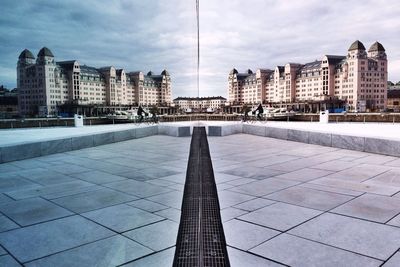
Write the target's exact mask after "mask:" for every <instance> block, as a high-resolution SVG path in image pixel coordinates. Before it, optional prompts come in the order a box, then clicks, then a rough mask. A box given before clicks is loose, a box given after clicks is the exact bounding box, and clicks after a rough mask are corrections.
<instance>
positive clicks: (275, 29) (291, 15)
mask: <svg viewBox="0 0 400 267" xmlns="http://www.w3.org/2000/svg"><path fill="white" fill-rule="evenodd" d="M399 14H400V2H399V1H398V0H363V1H359V0H336V1H333V0H332V1H321V0H302V1H297V0H296V1H294V0H281V1H276V0H273V1H272V0H218V1H216V0H200V45H201V48H200V49H201V52H200V53H201V55H200V57H201V59H200V61H201V63H200V65H201V67H200V68H201V71H200V95H202V96H207V95H223V96H226V94H227V93H226V88H227V75H228V73H229V71H230V70H231V69H232V68H233V67H235V68H237V69H238V70H239V71H245V70H246V69H248V68H250V69H252V70H256V69H257V68H274V67H275V66H276V65H278V64H279V65H283V64H285V63H287V62H299V63H306V62H310V61H314V60H316V59H320V58H321V57H322V56H323V55H324V54H338V55H345V54H346V52H347V49H348V47H349V46H350V44H351V43H352V42H353V41H355V40H357V39H359V40H361V41H362V42H363V43H364V45H365V46H366V48H367V49H368V48H369V46H370V45H371V44H372V43H373V42H374V41H376V40H378V41H379V42H381V43H382V44H383V46H384V47H385V48H386V53H387V55H388V59H389V80H392V81H399V80H400V36H399V33H400V18H399ZM195 15H196V13H195V0H192V1H189V0H157V1H156V0H147V1H144V0H120V1H117V0H115V1H112V0H109V1H99V0H79V1H78V0H68V1H58V0H43V1H39V0H30V1H16V0H1V8H0V43H1V45H0V84H4V85H6V86H7V87H9V88H13V87H15V86H16V69H15V68H16V62H17V59H18V55H19V53H20V52H21V51H22V50H23V49H25V48H28V49H30V50H31V51H32V52H33V53H34V54H37V53H38V51H39V49H40V48H41V47H43V46H47V47H48V48H50V49H51V50H52V52H53V54H54V55H55V57H56V60H57V61H61V60H71V59H77V60H78V61H79V62H80V63H81V64H86V65H91V66H94V67H101V66H109V65H113V66H115V67H117V68H124V69H126V70H127V71H136V70H142V71H144V72H146V73H147V71H149V70H152V71H153V72H156V73H160V72H161V71H162V70H163V69H164V68H165V69H167V70H168V71H169V72H170V74H171V76H172V80H173V97H177V96H196V95H197V89H196V51H197V50H196V17H195Z"/></svg>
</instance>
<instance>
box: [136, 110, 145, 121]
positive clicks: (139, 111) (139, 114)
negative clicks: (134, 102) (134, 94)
mask: <svg viewBox="0 0 400 267" xmlns="http://www.w3.org/2000/svg"><path fill="white" fill-rule="evenodd" d="M143 113H144V110H143V108H142V106H139V108H138V110H137V115H138V116H139V122H142V121H143Z"/></svg>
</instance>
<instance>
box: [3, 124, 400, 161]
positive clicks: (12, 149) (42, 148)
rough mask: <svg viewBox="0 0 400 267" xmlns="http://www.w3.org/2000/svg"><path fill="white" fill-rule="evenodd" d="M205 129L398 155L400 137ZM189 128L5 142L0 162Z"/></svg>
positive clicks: (246, 126)
mask: <svg viewBox="0 0 400 267" xmlns="http://www.w3.org/2000/svg"><path fill="white" fill-rule="evenodd" d="M206 130H208V135H209V136H227V135H232V134H238V133H246V134H252V135H257V136H265V137H271V138H276V139H282V140H289V141H295V142H302V143H308V144H315V145H322V146H330V147H335V148H342V149H349V150H357V151H364V152H369V153H376V154H383V155H390V156H396V157H400V140H390V139H380V138H372V137H361V136H350V135H341V134H333V133H320V132H312V131H305V130H297V129H288V128H277V127H269V126H268V125H251V124H242V123H237V124H228V125H209V126H208V127H207V128H206ZM190 131H191V126H178V125H163V124H161V125H152V126H147V127H139V128H134V129H128V130H122V131H115V132H104V133H94V134H89V135H82V136H75V137H67V138H61V139H55V140H46V141H36V142H32V143H24V144H15V145H6V146H3V147H0V163H3V162H10V161H16V160H23V159H29V158H34V157H39V156H45V155H50V154H55V153H62V152H67V151H71V150H77V149H83V148H89V147H94V146H99V145H105V144H110V143H114V142H121V141H126V140H131V139H135V138H142V137H147V136H151V135H157V134H164V135H169V136H174V137H184V136H190Z"/></svg>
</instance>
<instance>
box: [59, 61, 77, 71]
mask: <svg viewBox="0 0 400 267" xmlns="http://www.w3.org/2000/svg"><path fill="white" fill-rule="evenodd" d="M75 62H76V60H68V61H58V62H57V65H60V66H61V67H62V68H64V69H68V70H70V69H72V68H73V67H74V64H75Z"/></svg>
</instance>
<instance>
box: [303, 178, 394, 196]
mask: <svg viewBox="0 0 400 267" xmlns="http://www.w3.org/2000/svg"><path fill="white" fill-rule="evenodd" d="M310 183H312V184H317V185H323V186H328V187H337V188H341V189H346V190H349V189H350V190H353V191H360V192H367V193H373V194H378V195H384V196H392V195H394V194H396V193H397V192H399V191H400V187H395V186H390V185H385V184H379V185H378V184H373V185H372V184H366V183H358V182H353V181H345V180H339V179H331V178H326V177H323V178H318V179H316V180H313V181H311V182H310Z"/></svg>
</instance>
